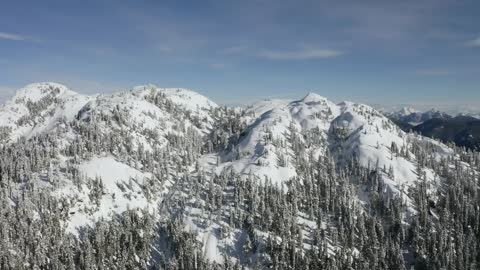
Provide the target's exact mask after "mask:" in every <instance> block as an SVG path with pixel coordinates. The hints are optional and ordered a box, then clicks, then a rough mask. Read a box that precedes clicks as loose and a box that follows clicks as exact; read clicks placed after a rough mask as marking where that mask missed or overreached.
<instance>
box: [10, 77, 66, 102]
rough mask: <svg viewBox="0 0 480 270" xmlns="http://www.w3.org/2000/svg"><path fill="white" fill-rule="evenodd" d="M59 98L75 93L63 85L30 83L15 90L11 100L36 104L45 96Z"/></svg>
mask: <svg viewBox="0 0 480 270" xmlns="http://www.w3.org/2000/svg"><path fill="white" fill-rule="evenodd" d="M49 94H50V95H53V96H61V95H75V94H76V93H75V92H73V91H72V90H70V89H68V87H66V86H65V85H62V84H59V83H54V82H40V83H31V84H28V85H26V86H25V87H23V88H21V89H19V90H17V92H16V93H15V96H14V97H13V98H12V100H13V101H14V102H20V101H21V100H30V101H31V102H37V101H39V100H40V99H42V98H44V97H45V96H47V95H49Z"/></svg>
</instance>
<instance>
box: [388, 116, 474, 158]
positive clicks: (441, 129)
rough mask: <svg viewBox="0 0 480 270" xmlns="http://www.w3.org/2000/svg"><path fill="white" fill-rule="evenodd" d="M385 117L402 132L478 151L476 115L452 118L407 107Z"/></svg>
mask: <svg viewBox="0 0 480 270" xmlns="http://www.w3.org/2000/svg"><path fill="white" fill-rule="evenodd" d="M385 115H386V116H387V117H388V118H390V119H391V120H392V121H393V122H394V123H396V124H397V125H398V126H399V127H400V128H401V129H402V130H404V131H409V130H412V131H415V132H418V133H421V134H422V135H423V136H427V137H430V138H436V139H440V140H442V141H444V142H454V143H455V144H456V145H458V146H464V147H466V148H468V149H480V119H479V118H480V117H479V116H478V115H474V114H472V115H457V116H452V115H449V114H447V113H445V112H440V111H437V110H434V109H432V110H429V111H426V112H419V111H416V110H415V109H412V108H409V107H405V108H402V109H401V110H399V111H396V112H388V113H385Z"/></svg>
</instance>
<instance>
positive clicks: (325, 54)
mask: <svg viewBox="0 0 480 270" xmlns="http://www.w3.org/2000/svg"><path fill="white" fill-rule="evenodd" d="M342 54H343V52H340V51H337V50H332V49H303V50H299V51H263V52H261V53H260V54H259V56H260V57H262V58H266V59H270V60H311V59H321V58H332V57H337V56H340V55H342Z"/></svg>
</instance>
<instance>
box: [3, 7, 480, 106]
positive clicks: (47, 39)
mask: <svg viewBox="0 0 480 270" xmlns="http://www.w3.org/2000/svg"><path fill="white" fill-rule="evenodd" d="M478 14H480V2H479V1H474V0H471V1H455V0H415V1H412V0H405V1H391V0H365V1H357V0H347V1H338V0H337V1H333V0H328V1H303V0H297V1H286V0H243V1H224V0H213V1H208V0H207V1H182V0H177V1H169V0H163V1H113V0H97V1H73V0H62V1H50V0H46V1H22V0H16V1H10V0H6V1H2V4H1V8H0V92H1V94H0V98H1V97H5V96H8V95H10V94H11V91H12V89H16V88H20V87H22V86H23V85H25V84H28V83H31V82H37V81H56V82H60V83H63V84H66V85H67V86H69V87H71V88H72V89H74V90H75V91H77V92H82V93H95V92H112V91H115V90H121V89H127V88H130V87H132V86H135V85H140V84H147V83H154V84H157V85H158V86H161V87H185V88H191V89H194V90H197V91H199V92H201V93H203V94H204V95H206V96H208V97H210V98H211V99H213V100H214V101H217V102H220V103H244V102H250V101H253V100H257V99H260V98H265V97H280V98H296V97H298V98H299V97H301V96H302V95H304V93H306V92H316V93H319V94H321V95H323V96H326V97H328V98H331V99H333V100H337V101H338V100H344V99H348V100H354V101H359V102H365V103H375V104H396V103H410V104H420V103H421V104H432V105H437V104H439V105H442V104H443V105H445V104H449V103H453V104H458V105H460V104H468V105H473V106H480V16H478Z"/></svg>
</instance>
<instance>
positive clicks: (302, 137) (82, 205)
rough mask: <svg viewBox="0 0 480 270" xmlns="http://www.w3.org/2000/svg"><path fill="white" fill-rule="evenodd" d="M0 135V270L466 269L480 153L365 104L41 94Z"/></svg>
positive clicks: (160, 92)
mask: <svg viewBox="0 0 480 270" xmlns="http://www.w3.org/2000/svg"><path fill="white" fill-rule="evenodd" d="M0 130H1V132H0V151H1V155H0V192H1V197H0V198H1V201H0V203H1V207H0V215H1V217H0V239H1V241H0V268H1V269H332V270H333V269H369V270H371V269H411V267H414V269H478V268H479V267H480V246H479V245H480V194H479V188H480V183H479V172H480V153H479V152H475V151H472V150H466V149H465V148H463V147H457V146H455V145H453V144H449V145H445V144H443V143H441V142H439V141H436V140H433V139H430V138H426V137H422V136H420V135H418V134H413V133H407V132H404V131H402V129H400V128H399V127H398V126H397V125H395V124H394V123H393V122H392V121H390V120H389V119H388V118H386V117H385V116H383V115H382V114H381V113H379V112H377V111H376V110H374V109H373V108H371V107H369V106H366V105H363V104H356V103H352V102H342V103H339V104H335V103H333V102H331V101H329V100H328V99H326V98H324V97H321V96H319V95H316V94H308V95H306V96H305V97H303V98H301V99H299V100H294V101H280V100H266V101H262V102H259V103H256V104H254V105H252V106H250V107H247V108H233V107H227V106H219V105H217V104H215V103H214V102H212V101H210V100H208V99H207V98H206V97H203V96H202V95H200V94H198V93H195V92H193V91H190V90H186V89H163V88H157V87H155V86H153V85H148V86H139V87H135V88H134V89H132V90H128V91H124V92H120V93H114V94H110V95H95V96H84V95H81V94H78V93H75V92H73V91H71V90H69V89H68V88H67V87H65V86H62V85H59V84H54V83H39V84H32V85H28V86H26V87H25V88H23V89H20V90H19V91H17V94H16V95H15V96H14V97H13V98H12V99H10V100H9V101H8V102H7V103H6V104H5V105H3V106H2V107H1V108H0Z"/></svg>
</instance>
